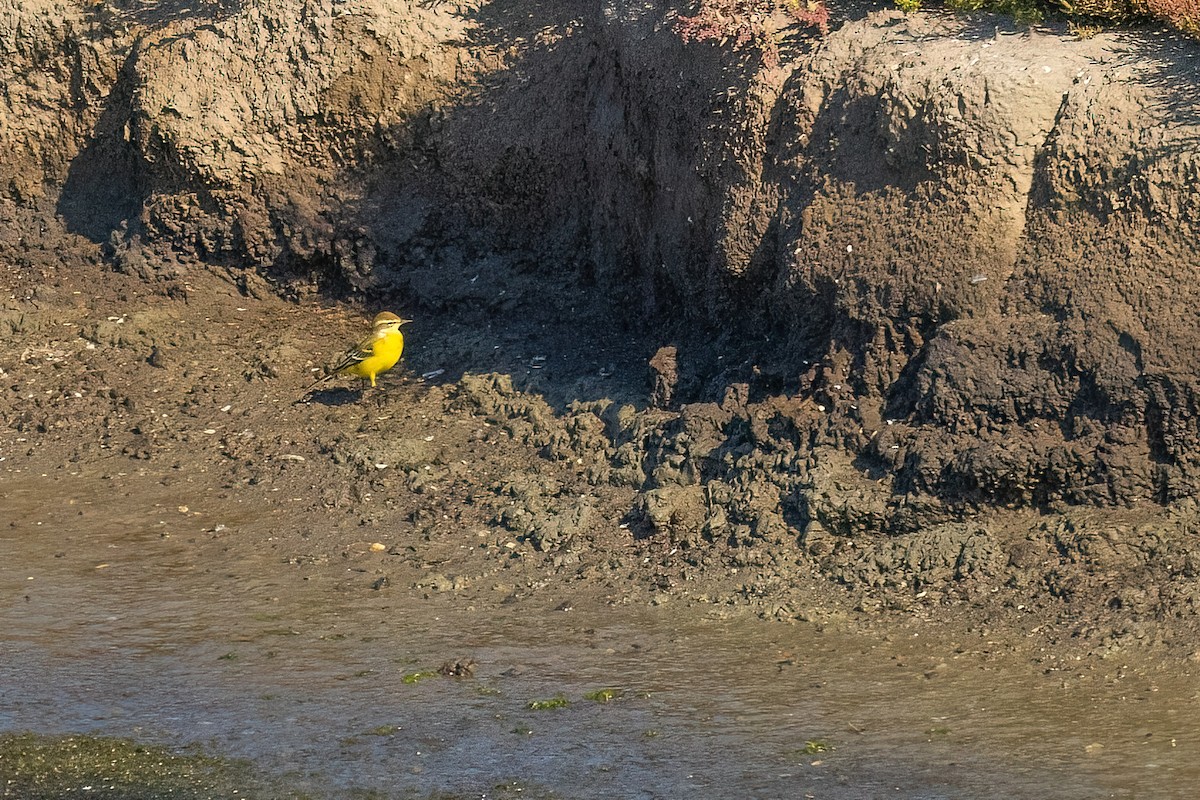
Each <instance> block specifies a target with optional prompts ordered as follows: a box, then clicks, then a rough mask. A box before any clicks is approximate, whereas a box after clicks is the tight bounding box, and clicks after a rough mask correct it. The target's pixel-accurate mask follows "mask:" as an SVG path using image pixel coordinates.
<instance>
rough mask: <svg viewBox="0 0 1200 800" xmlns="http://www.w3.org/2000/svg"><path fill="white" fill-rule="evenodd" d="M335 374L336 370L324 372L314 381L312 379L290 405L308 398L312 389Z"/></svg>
mask: <svg viewBox="0 0 1200 800" xmlns="http://www.w3.org/2000/svg"><path fill="white" fill-rule="evenodd" d="M336 374H337V373H336V372H326V373H325V374H324V375H322V376H321V377H319V378H317V379H316V380H315V381H313V382H312V383H310V384H309V385H308V386H307V387H305V389H304V391H303V392H302V393H301V394H300V396H299V397H297V398H296V399H295V401H294V402H293V403H292V405H298V404H299V403H303V402H305V401H306V400H308V398H309V396H310V395H311V394H312V391H313V389H315V388H317V387H318V386H320V385H321V384H322V383H324V382H325V381H327V380H329V379H330V378H332V377H333V376H334V375H336Z"/></svg>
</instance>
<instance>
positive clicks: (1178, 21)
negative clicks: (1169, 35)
mask: <svg viewBox="0 0 1200 800" xmlns="http://www.w3.org/2000/svg"><path fill="white" fill-rule="evenodd" d="M1134 5H1135V6H1136V5H1139V4H1138V3H1135V4H1134ZM1145 5H1146V8H1147V10H1148V11H1149V12H1150V14H1151V15H1153V16H1155V17H1158V18H1159V19H1164V20H1166V21H1167V22H1169V23H1170V24H1171V25H1173V26H1175V27H1176V28H1178V29H1179V30H1181V31H1183V32H1184V33H1187V34H1190V35H1191V36H1200V0H1146V2H1145Z"/></svg>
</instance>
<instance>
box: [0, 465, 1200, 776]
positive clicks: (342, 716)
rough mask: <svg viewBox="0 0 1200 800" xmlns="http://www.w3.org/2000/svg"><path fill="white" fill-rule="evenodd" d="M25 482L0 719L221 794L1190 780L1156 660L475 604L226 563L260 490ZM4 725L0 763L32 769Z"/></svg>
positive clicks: (707, 612)
mask: <svg viewBox="0 0 1200 800" xmlns="http://www.w3.org/2000/svg"><path fill="white" fill-rule="evenodd" d="M38 477H39V479H38V480H35V479H25V480H21V481H12V482H10V484H9V486H10V487H11V488H13V489H14V491H13V492H12V494H11V495H10V497H11V498H13V500H14V501H15V502H14V505H13V506H11V507H12V508H14V509H15V510H16V514H15V516H14V519H13V522H15V523H16V524H15V525H11V526H10V527H9V528H8V530H7V531H5V532H4V533H3V535H2V536H0V544H2V545H3V547H4V550H5V554H6V556H7V557H6V558H5V559H4V560H3V562H2V566H0V586H3V587H4V590H5V597H6V598H8V601H7V602H6V604H5V605H4V607H3V609H2V610H0V626H2V627H3V629H4V630H5V632H6V634H5V648H6V658H5V659H4V661H3V663H2V665H0V697H3V700H4V702H3V712H2V713H0V729H2V730H4V731H9V732H12V731H22V732H26V731H29V732H35V733H42V734H57V733H62V732H72V733H76V734H87V735H90V736H101V737H122V738H129V739H131V740H133V741H135V742H136V743H138V745H140V746H143V747H150V748H160V747H161V748H167V749H168V750H169V751H171V752H181V753H184V754H187V753H188V752H189V751H188V748H193V747H200V748H202V753H203V754H205V755H207V756H218V757H219V758H220V759H222V760H233V761H234V762H237V763H240V762H242V761H245V762H246V763H247V764H249V765H250V767H251V768H252V769H251V771H248V772H245V773H238V775H240V776H241V777H240V780H241V781H242V782H241V783H237V784H236V785H237V786H238V787H240V791H239V796H249V797H277V796H297V797H299V796H303V797H346V796H371V797H443V796H446V797H473V796H489V797H492V796H501V797H503V796H506V795H505V794H503V793H501V792H500V791H498V790H499V789H501V787H508V790H513V787H516V789H517V790H519V792H518V794H515V795H513V796H535V797H537V796H545V797H564V798H576V797H577V798H601V797H614V796H620V797H647V798H653V797H663V798H667V797H683V796H687V797H699V798H722V797H729V796H730V795H731V793H737V794H739V795H742V796H755V797H784V796H805V795H811V796H814V797H832V798H857V797H867V796H869V797H876V796H889V797H907V798H928V797H954V798H991V797H996V796H998V794H997V793H999V794H1000V795H1003V796H1010V797H1026V796H1043V795H1044V793H1045V791H1046V790H1047V787H1055V793H1054V796H1055V797H1063V798H1093V797H1101V796H1106V797H1139V796H1155V797H1170V796H1181V797H1182V796H1185V795H1186V792H1187V791H1188V790H1189V787H1192V786H1194V785H1195V782H1196V781H1197V780H1200V772H1198V771H1197V770H1198V768H1197V766H1196V764H1197V763H1200V762H1198V761H1197V759H1196V758H1195V756H1196V749H1195V748H1196V743H1197V741H1200V728H1198V727H1197V725H1198V724H1200V723H1197V720H1200V713H1198V712H1200V708H1197V703H1198V702H1200V698H1198V697H1197V695H1196V693H1195V689H1194V681H1193V679H1192V678H1191V677H1190V675H1189V674H1187V672H1186V671H1184V672H1180V671H1178V670H1169V669H1164V668H1163V667H1162V665H1161V664H1159V665H1157V666H1156V665H1155V664H1154V663H1153V662H1146V661H1140V660H1129V661H1120V660H1116V659H1107V660H1099V659H1091V660H1082V658H1081V660H1078V661H1076V660H1074V659H1071V658H1069V657H1066V656H1064V658H1063V660H1062V661H1061V662H1060V661H1058V660H1057V656H1056V654H1054V653H1045V652H1043V653H1041V654H1040V657H1039V658H1037V659H1036V660H1031V659H1030V652H1029V651H1028V649H1025V650H1022V649H1016V648H1014V645H1013V642H1012V641H1011V640H1010V639H1007V638H1003V637H1002V638H999V639H993V640H989V639H987V638H982V637H980V636H978V635H974V634H970V633H966V634H964V635H962V636H958V635H956V634H955V633H954V632H953V631H948V630H947V629H946V628H945V627H944V626H942V625H939V624H936V623H935V624H917V623H912V622H910V623H909V624H907V625H903V626H897V628H896V629H895V630H894V631H893V632H892V633H891V634H887V635H864V634H859V633H852V632H847V631H839V630H836V629H834V628H833V627H830V626H824V627H823V626H820V625H816V624H813V623H801V624H795V625H783V624H779V623H777V622H768V621H762V620H758V619H755V618H753V617H751V616H748V615H746V614H744V613H740V612H738V611H737V610H736V608H734V607H729V606H712V605H709V606H702V607H684V606H683V605H678V606H676V605H673V604H670V603H665V604H660V605H658V606H649V605H645V604H641V603H620V602H616V601H614V599H613V598H611V597H605V596H603V595H602V594H599V593H595V592H589V591H586V590H578V591H575V592H573V593H560V592H557V591H554V590H550V591H539V590H538V587H528V586H527V587H525V593H520V592H516V591H511V592H510V593H509V594H508V595H507V596H506V598H505V599H503V600H500V601H499V602H496V601H492V602H488V601H487V600H486V597H487V594H486V593H484V594H473V593H471V592H469V591H467V590H466V589H465V588H464V589H462V590H455V589H454V588H453V584H454V582H455V580H460V578H459V576H455V577H449V576H442V577H437V576H436V575H431V574H430V572H431V570H432V567H426V568H425V570H424V574H425V575H426V577H425V578H423V579H422V578H418V579H414V580H412V581H411V583H410V582H409V580H408V579H401V578H400V577H399V574H398V573H397V572H395V571H390V570H389V571H388V572H387V573H384V574H383V576H384V577H386V576H389V575H390V580H389V583H388V584H385V585H381V586H377V587H376V586H375V584H376V583H377V581H378V580H379V577H381V573H380V572H379V571H378V570H376V569H371V568H370V567H368V566H364V564H365V563H369V561H364V559H365V558H367V555H366V554H367V553H370V552H372V544H373V543H365V544H363V545H361V551H362V552H359V551H358V550H357V549H356V547H355V546H354V545H351V546H347V547H345V549H344V550H343V551H342V552H339V553H335V554H331V557H330V558H329V559H328V560H322V559H321V558H317V557H312V558H298V557H296V556H285V555H284V553H283V552H280V551H278V550H272V549H271V548H270V547H269V546H266V547H264V548H263V549H264V552H263V553H261V554H260V555H259V557H257V558H255V557H252V556H251V555H250V554H248V553H246V552H245V551H241V552H240V555H241V557H239V558H224V559H223V558H221V557H220V555H219V553H220V552H221V551H226V552H228V551H230V550H233V549H234V548H232V547H231V546H230V545H229V544H228V543H230V542H231V540H232V539H233V538H234V537H242V538H244V539H248V540H251V541H254V542H258V543H260V544H262V543H267V542H270V541H271V540H272V539H273V538H278V537H274V536H273V535H272V528H273V527H274V525H275V522H274V519H273V516H274V515H273V514H272V512H271V510H270V509H267V508H259V509H245V508H239V507H238V504H237V503H231V504H230V503H228V502H227V501H226V503H221V502H211V501H209V502H208V503H207V504H206V501H205V500H204V499H203V495H202V493H200V494H189V493H188V492H182V493H180V492H179V490H176V493H175V494H174V498H175V500H179V499H182V500H184V501H186V502H187V503H188V508H187V511H183V510H182V506H180V505H174V506H168V505H167V504H166V502H165V501H166V499H167V498H166V496H164V495H158V496H156V495H155V494H153V493H151V492H145V491H141V490H139V487H138V484H137V482H136V481H134V482H130V483H125V484H123V485H124V486H127V487H129V489H130V492H129V495H128V496H129V497H131V498H137V500H138V502H144V501H149V500H152V499H156V500H157V504H155V503H149V504H148V506H147V507H145V508H142V509H141V510H140V511H135V510H134V509H133V508H130V513H129V514H128V515H127V516H126V518H125V519H126V521H125V522H123V523H120V524H116V523H115V521H113V520H112V519H108V520H107V521H104V520H102V519H96V515H98V514H99V515H101V516H105V517H107V516H108V514H109V513H110V512H107V511H99V510H98V509H97V508H96V503H97V501H98V499H99V497H101V496H102V495H101V494H100V492H101V491H102V489H101V487H103V486H104V485H105V484H106V483H107V481H105V480H104V479H103V478H90V477H78V478H76V479H75V482H74V484H73V486H74V497H73V499H74V500H75V502H74V503H73V504H72V503H71V502H69V501H68V502H67V503H65V504H64V505H62V506H60V507H55V510H54V511H52V512H51V511H49V510H47V509H46V508H45V507H44V504H43V503H41V497H42V495H40V494H38V493H37V492H35V491H33V487H36V486H39V485H42V481H41V480H40V476H38ZM122 477H124V478H128V477H129V476H122ZM160 491H161V489H160ZM193 509H196V510H195V511H193ZM89 515H91V516H89ZM84 520H86V521H84ZM217 520H222V521H220V522H219V521H217ZM221 526H224V528H223V529H222V530H219V531H218V530H217V529H218V528H221ZM14 530H17V531H23V533H22V534H21V535H19V536H17V535H14V534H13V533H12V531H14ZM381 538H384V537H381ZM380 544H382V543H380ZM462 546H467V545H462ZM505 549H507V548H505ZM297 561H298V562H299V563H297ZM501 574H502V573H501ZM560 598H566V599H560ZM447 673H448V674H447ZM456 673H457V674H456ZM23 741H25V742H27V740H15V745H14V743H13V742H12V741H10V742H9V744H10V745H13V746H11V747H9V748H8V749H5V750H3V751H2V755H0V770H5V769H7V770H10V771H13V772H15V771H16V767H15V766H14V764H16V765H21V764H25V765H24V766H21V767H20V770H21V771H20V774H21V775H28V773H29V769H30V767H29V766H28V765H27V763H26V762H24V761H14V758H15V757H16V755H17V754H19V753H20V752H21V751H22V748H21V742H23ZM85 741H86V740H85ZM39 746H40V743H39ZM25 749H28V746H26V747H25ZM151 752H153V753H159V752H166V751H159V750H157V749H153V750H151ZM141 755H143V754H142V753H141V752H140V751H138V752H134V753H131V754H130V755H129V756H128V759H129V763H130V764H134V765H136V764H137V763H138V761H137V759H136V758H135V756H138V757H140V756H141ZM123 758H125V756H122V755H121V753H119V752H118V753H117V755H116V756H114V759H115V760H117V761H121V760H122V759H123ZM185 763H189V762H179V763H178V764H176V763H175V762H170V761H168V762H167V765H168V769H167V770H166V772H167V773H169V774H172V775H174V774H177V773H178V772H179V771H180V769H183V767H182V766H180V764H185ZM176 767H179V769H176ZM187 769H189V770H190V769H192V767H191V766H188V767H187ZM97 774H99V773H97ZM189 774H190V773H189ZM80 775H81V776H82V775H83V773H80ZM89 780H90V779H89ZM83 781H84V778H83V777H80V778H79V782H80V785H82V782H83ZM24 785H32V784H24ZM205 785H217V784H205ZM231 785H232V784H231ZM508 790H506V791H508ZM138 791H140V789H139V790H138ZM8 796H11V797H23V796H24V795H23V794H21V793H19V792H18V793H16V794H10V795H8ZM35 796H36V795H35ZM105 796H114V797H155V796H163V795H155V794H138V793H137V792H136V791H134V790H132V789H131V790H129V792H128V793H125V794H121V793H113V794H109V795H105ZM171 796H178V795H171ZM182 796H188V795H186V794H184V795H182ZM195 796H200V795H195Z"/></svg>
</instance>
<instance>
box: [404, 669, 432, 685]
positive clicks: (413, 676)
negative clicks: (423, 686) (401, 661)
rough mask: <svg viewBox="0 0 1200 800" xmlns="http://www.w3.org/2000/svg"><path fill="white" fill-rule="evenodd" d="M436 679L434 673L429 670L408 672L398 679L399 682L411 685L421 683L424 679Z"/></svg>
mask: <svg viewBox="0 0 1200 800" xmlns="http://www.w3.org/2000/svg"><path fill="white" fill-rule="evenodd" d="M436 677H437V673H436V672H433V671H431V670H422V671H420V672H409V673H407V674H405V675H404V676H403V677H402V678H400V682H401V683H410V684H411V683H416V682H417V681H423V680H425V679H426V678H436Z"/></svg>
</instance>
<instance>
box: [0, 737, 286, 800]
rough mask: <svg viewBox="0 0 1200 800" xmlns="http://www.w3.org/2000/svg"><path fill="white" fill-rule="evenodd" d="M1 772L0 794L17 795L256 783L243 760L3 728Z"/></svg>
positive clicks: (243, 790) (244, 791)
mask: <svg viewBox="0 0 1200 800" xmlns="http://www.w3.org/2000/svg"><path fill="white" fill-rule="evenodd" d="M0 775H3V776H4V781H3V783H2V784H0V797H2V798H21V800H52V799H53V800H58V798H62V797H73V796H75V795H87V796H94V797H111V798H120V800H159V798H173V800H181V799H182V800H207V798H212V797H254V796H257V791H256V790H257V788H258V787H257V784H255V783H254V782H253V781H252V780H251V778H250V769H249V766H248V765H247V764H245V763H243V762H236V761H227V760H223V759H219V758H213V757H211V756H203V755H184V754H180V753H175V752H172V751H171V750H168V749H167V748H165V747H157V746H150V745H144V744H138V743H137V742H134V741H130V740H128V739H115V738H106V737H95V736H41V735H37V734H32V733H10V734H2V735H0ZM289 796H294V795H289Z"/></svg>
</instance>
